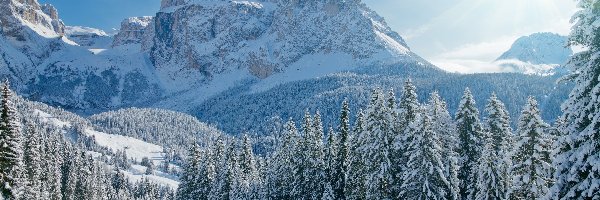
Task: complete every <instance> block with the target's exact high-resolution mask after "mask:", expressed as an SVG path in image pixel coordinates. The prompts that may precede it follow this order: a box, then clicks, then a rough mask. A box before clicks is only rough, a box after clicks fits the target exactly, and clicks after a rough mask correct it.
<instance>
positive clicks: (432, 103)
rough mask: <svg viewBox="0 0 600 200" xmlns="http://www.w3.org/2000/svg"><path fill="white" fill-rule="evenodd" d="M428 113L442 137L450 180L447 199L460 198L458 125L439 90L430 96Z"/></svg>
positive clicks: (447, 178) (444, 157) (446, 171)
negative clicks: (455, 123)
mask: <svg viewBox="0 0 600 200" xmlns="http://www.w3.org/2000/svg"><path fill="white" fill-rule="evenodd" d="M426 114H428V115H429V116H431V122H432V128H433V131H434V132H435V133H437V135H438V137H439V139H440V145H441V147H442V151H441V152H440V153H441V155H442V162H443V163H444V167H445V169H444V175H445V177H446V180H448V183H447V188H448V191H449V193H448V195H447V197H446V199H461V198H460V179H458V172H459V165H458V158H459V155H458V153H457V152H456V150H457V149H458V135H457V134H456V126H455V125H454V121H453V119H452V117H451V116H450V113H449V112H448V108H447V106H446V102H445V101H444V100H443V99H442V97H440V95H439V94H438V93H437V92H433V93H432V94H431V96H430V98H429V102H428V105H427V110H426Z"/></svg>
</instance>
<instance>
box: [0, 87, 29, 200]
mask: <svg viewBox="0 0 600 200" xmlns="http://www.w3.org/2000/svg"><path fill="white" fill-rule="evenodd" d="M1 90H2V101H1V104H2V105H1V106H2V113H0V179H1V181H2V182H1V184H2V196H3V197H4V198H8V199H15V198H17V199H18V198H20V197H21V194H22V192H23V183H24V181H25V180H24V171H23V169H24V164H23V150H22V144H21V127H20V122H19V119H18V116H17V115H18V114H17V109H16V108H15V105H14V103H13V102H12V101H13V99H12V98H13V97H12V95H13V94H12V91H11V90H10V84H9V82H8V80H6V81H5V82H4V83H3V84H2V88H1Z"/></svg>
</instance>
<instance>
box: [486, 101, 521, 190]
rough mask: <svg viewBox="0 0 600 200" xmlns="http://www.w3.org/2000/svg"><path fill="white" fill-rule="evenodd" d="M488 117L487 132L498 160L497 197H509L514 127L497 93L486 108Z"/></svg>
mask: <svg viewBox="0 0 600 200" xmlns="http://www.w3.org/2000/svg"><path fill="white" fill-rule="evenodd" d="M485 112H486V113H487V117H486V119H485V132H486V134H488V135H489V136H490V137H491V138H490V140H488V143H489V144H490V145H491V147H492V150H493V151H494V152H493V154H492V153H489V155H493V156H495V157H497V159H498V160H494V161H493V162H494V168H493V169H496V170H498V171H496V172H494V173H495V174H496V175H497V176H496V177H494V178H497V179H498V181H497V182H496V183H495V184H496V190H495V191H496V192H497V194H495V195H494V196H495V197H498V198H508V196H507V193H508V190H509V188H510V183H511V179H512V175H511V173H510V168H511V167H512V161H511V160H512V159H511V155H510V152H511V151H512V149H513V147H514V141H513V133H512V128H511V127H510V117H509V114H508V111H506V107H505V106H504V103H502V102H501V101H500V100H499V99H498V96H496V94H495V93H492V96H491V97H490V99H489V100H488V104H487V106H486V108H485Z"/></svg>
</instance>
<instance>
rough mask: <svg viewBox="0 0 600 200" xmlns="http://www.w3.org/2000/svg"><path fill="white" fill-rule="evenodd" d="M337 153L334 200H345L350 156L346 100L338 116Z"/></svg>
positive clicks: (348, 114)
mask: <svg viewBox="0 0 600 200" xmlns="http://www.w3.org/2000/svg"><path fill="white" fill-rule="evenodd" d="M338 131H339V142H338V151H337V155H336V156H335V160H336V161H335V165H334V172H333V178H332V179H333V180H332V181H333V183H332V184H333V186H332V187H333V193H334V198H336V199H345V195H346V192H345V188H346V175H347V174H348V166H349V159H350V158H349V155H350V144H349V142H350V141H349V139H350V131H351V130H350V104H349V103H348V100H344V102H343V103H342V111H341V114H340V127H339V128H338Z"/></svg>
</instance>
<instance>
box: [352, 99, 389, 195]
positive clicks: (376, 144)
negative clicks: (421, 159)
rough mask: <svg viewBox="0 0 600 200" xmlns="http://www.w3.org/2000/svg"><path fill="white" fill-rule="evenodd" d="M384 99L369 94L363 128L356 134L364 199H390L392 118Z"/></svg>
mask: <svg viewBox="0 0 600 200" xmlns="http://www.w3.org/2000/svg"><path fill="white" fill-rule="evenodd" d="M390 113H391V110H390V109H389V107H388V106H387V105H386V97H385V95H384V94H383V92H382V91H381V90H380V89H377V90H375V91H374V92H373V95H372V97H371V103H370V104H369V106H368V109H367V110H366V119H365V128H364V131H363V133H362V134H361V135H360V136H361V138H360V139H359V140H362V141H360V142H359V143H361V146H359V147H358V151H359V152H360V154H361V155H362V156H363V160H364V161H363V162H364V163H365V165H364V167H365V174H364V176H366V177H365V178H366V181H365V184H366V187H365V188H366V198H367V199H389V198H392V196H393V191H392V183H393V181H394V178H393V174H392V167H393V165H392V161H391V150H392V147H391V146H392V145H391V140H392V139H393V138H392V137H391V136H392V135H393V132H392V119H391V118H390V116H391V115H390Z"/></svg>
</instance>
